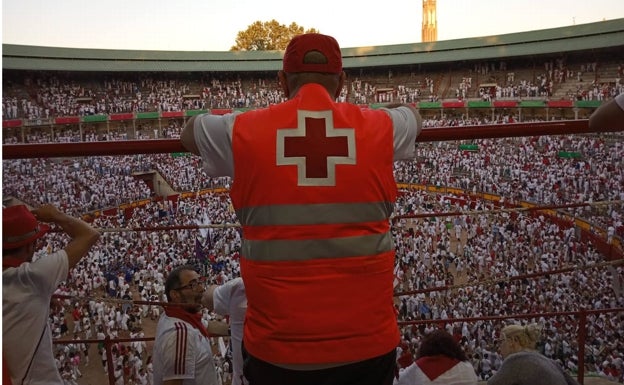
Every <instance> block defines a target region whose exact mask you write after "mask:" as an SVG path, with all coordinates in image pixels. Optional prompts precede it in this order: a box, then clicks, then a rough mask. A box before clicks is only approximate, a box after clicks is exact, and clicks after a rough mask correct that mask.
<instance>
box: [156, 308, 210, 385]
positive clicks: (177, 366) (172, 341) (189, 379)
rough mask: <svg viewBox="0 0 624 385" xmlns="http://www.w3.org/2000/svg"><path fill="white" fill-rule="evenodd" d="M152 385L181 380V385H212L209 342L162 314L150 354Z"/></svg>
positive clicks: (191, 329) (196, 332)
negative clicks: (152, 368)
mask: <svg viewBox="0 0 624 385" xmlns="http://www.w3.org/2000/svg"><path fill="white" fill-rule="evenodd" d="M152 358H153V364H154V382H153V384H154V385H161V384H162V383H163V381H168V380H175V379H182V380H183V382H182V383H183V384H184V385H195V384H202V385H216V384H217V374H216V370H215V365H214V360H213V357H212V347H211V345H210V340H209V339H208V338H206V337H204V336H203V335H202V334H201V332H200V331H199V330H197V329H196V328H195V327H194V326H192V325H191V324H189V323H187V322H185V321H182V320H180V319H178V318H173V317H169V316H167V314H163V315H162V316H161V317H160V319H159V320H158V326H157V327H156V340H155V341H154V350H153V353H152Z"/></svg>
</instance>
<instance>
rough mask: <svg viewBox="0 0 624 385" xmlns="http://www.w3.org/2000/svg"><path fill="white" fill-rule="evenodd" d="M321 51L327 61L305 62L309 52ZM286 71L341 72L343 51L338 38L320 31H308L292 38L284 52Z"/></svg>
mask: <svg viewBox="0 0 624 385" xmlns="http://www.w3.org/2000/svg"><path fill="white" fill-rule="evenodd" d="M311 51H317V52H320V53H321V54H322V55H323V56H325V58H327V62H326V63H305V62H304V57H305V55H306V54H307V53H308V52H311ZM283 68H284V72H288V73H296V72H321V73H327V74H339V73H340V72H342V53H341V52H340V46H339V45H338V42H337V41H336V39H334V38H333V37H331V36H328V35H322V34H320V33H306V34H303V35H297V36H295V37H293V38H292V40H291V41H290V43H288V47H286V52H285V53H284V67H283Z"/></svg>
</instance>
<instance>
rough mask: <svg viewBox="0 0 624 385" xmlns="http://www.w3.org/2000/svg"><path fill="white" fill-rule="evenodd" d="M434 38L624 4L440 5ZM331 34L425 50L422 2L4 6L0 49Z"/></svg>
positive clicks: (579, 0) (538, 0)
mask: <svg viewBox="0 0 624 385" xmlns="http://www.w3.org/2000/svg"><path fill="white" fill-rule="evenodd" d="M437 13H438V16H437V23H438V40H452V39H461V38H467V37H476V36H489V35H502V34H506V33H514V32H522V31H530V30H537V29H547V28H556V27H563V26H570V25H573V24H585V23H593V22H598V21H602V20H613V19H620V18H624V1H623V0H437ZM273 19H275V20H276V21H278V22H279V23H280V24H285V25H289V24H291V23H293V22H294V23H296V24H298V25H299V26H302V27H304V28H305V29H308V28H316V29H317V30H319V32H321V33H325V34H328V35H332V36H334V37H335V38H336V39H337V40H338V42H339V43H340V45H341V47H343V48H347V47H365V46H375V45H391V44H406V43H419V42H420V41H421V24H422V1H421V0H410V1H407V0H393V1H372V2H370V1H362V0H359V1H348V0H312V1H308V2H306V1H296V0H295V1H293V0H290V1H288V0H264V1H259V0H221V1H218V0H99V1H97V0H2V43H3V44H19V45H36V46H48V47H71V48H103V49H122V50H123V49H131V50H164V51H228V50H229V49H230V48H231V47H232V46H233V45H235V39H236V34H237V33H238V32H239V31H243V30H246V29H247V27H248V26H249V25H251V24H253V23H254V22H255V21H262V22H264V21H270V20H273Z"/></svg>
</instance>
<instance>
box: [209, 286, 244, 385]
mask: <svg viewBox="0 0 624 385" xmlns="http://www.w3.org/2000/svg"><path fill="white" fill-rule="evenodd" d="M212 298H213V305H214V311H215V312H216V313H217V314H220V315H223V316H225V315H228V316H229V317H230V319H229V324H230V333H231V336H230V344H231V346H232V361H233V362H232V385H241V384H243V383H244V382H243V354H242V351H241V346H242V342H243V324H244V321H245V313H246V312H247V296H246V295H245V285H244V284H243V279H242V278H236V279H233V280H231V281H227V282H226V283H225V284H223V285H221V286H219V287H217V288H216V289H215V290H214V292H213V294H212Z"/></svg>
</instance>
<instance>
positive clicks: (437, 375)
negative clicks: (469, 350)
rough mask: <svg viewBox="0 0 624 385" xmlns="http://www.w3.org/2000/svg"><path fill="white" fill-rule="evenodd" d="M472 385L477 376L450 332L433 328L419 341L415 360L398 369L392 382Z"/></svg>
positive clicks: (426, 384) (404, 384) (406, 384)
mask: <svg viewBox="0 0 624 385" xmlns="http://www.w3.org/2000/svg"><path fill="white" fill-rule="evenodd" d="M416 384H419V385H433V384H445V385H448V384H452V385H476V384H477V375H476V373H475V371H474V368H473V367H472V364H471V363H470V361H469V360H468V358H467V357H466V354H465V353H464V351H463V350H462V348H461V346H460V345H459V344H458V343H457V341H456V340H455V339H454V338H453V336H452V335H451V334H449V333H448V332H446V331H444V330H441V329H440V330H435V331H433V332H431V333H429V334H427V335H426V336H425V338H424V339H423V340H422V342H421V344H420V347H419V348H418V352H417V353H416V361H415V362H414V363H413V364H412V365H410V366H408V367H407V368H405V369H404V370H402V371H400V372H399V375H398V378H397V379H395V381H394V385H416Z"/></svg>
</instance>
